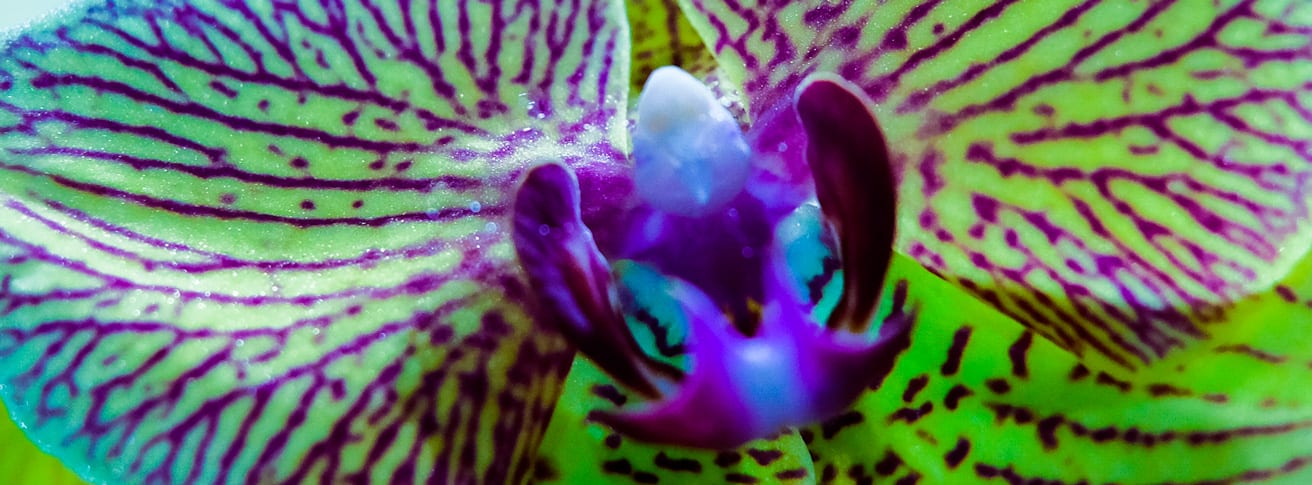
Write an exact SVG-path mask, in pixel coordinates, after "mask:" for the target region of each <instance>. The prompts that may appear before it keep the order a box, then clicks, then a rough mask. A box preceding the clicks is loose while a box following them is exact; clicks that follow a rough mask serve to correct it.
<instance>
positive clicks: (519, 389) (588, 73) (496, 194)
mask: <svg viewBox="0 0 1312 485" xmlns="http://www.w3.org/2000/svg"><path fill="white" fill-rule="evenodd" d="M623 15H624V13H623V9H622V8H621V6H618V5H615V4H612V3H609V2H588V1H585V2H575V3H571V4H569V5H566V6H559V5H554V4H553V5H545V4H539V3H535V2H457V1H451V2H407V1H401V2H386V1H371V0H330V1H326V2H291V1H282V0H276V1H275V0H263V1H262V0H195V1H187V2H182V1H164V2H157V1H144V0H143V1H116V2H109V3H107V4H105V5H96V6H91V7H89V8H87V9H86V10H85V11H82V12H78V13H76V14H74V15H72V16H69V17H67V18H66V19H65V20H64V21H62V22H60V23H56V24H50V25H49V26H47V27H44V28H41V29H39V30H33V31H30V32H28V33H25V34H23V35H22V36H19V37H16V38H12V39H10V40H9V41H8V42H6V43H5V44H4V47H3V50H0V92H3V95H0V255H2V256H0V257H3V258H4V261H5V264H4V266H3V267H2V268H0V359H3V361H4V362H5V365H4V366H2V368H0V397H3V399H4V401H5V402H6V404H8V405H9V406H10V410H11V412H12V413H13V415H14V417H15V418H16V420H17V421H18V422H19V423H20V424H21V425H22V426H23V427H25V429H26V431H27V433H28V435H29V436H30V437H32V439H33V440H34V441H36V442H37V443H38V444H39V445H40V446H42V447H43V448H45V449H47V450H49V451H51V452H52V453H54V454H56V455H57V456H59V457H60V458H61V459H62V460H63V461H64V463H65V464H66V465H68V466H69V468H71V469H72V470H73V471H75V472H76V473H78V474H80V475H82V476H83V477H85V478H87V479H90V480H92V481H96V482H102V483H298V482H303V481H304V482H323V483H345V482H353V483H368V482H374V481H377V482H390V481H396V480H400V481H404V482H414V483H423V482H427V483H451V482H462V483H466V482H476V481H477V482H490V483H503V482H507V481H517V480H520V479H521V478H522V477H525V476H526V474H527V473H528V472H529V465H530V464H531V462H532V457H533V455H534V454H535V452H536V448H537V444H538V440H539V439H540V437H541V434H542V432H543V429H544V428H545V426H546V416H548V415H549V413H550V409H551V407H552V406H554V404H555V399H556V396H557V393H558V391H559V384H560V380H561V379H562V378H563V374H564V372H565V371H566V366H567V365H568V362H569V358H570V353H569V351H568V349H567V348H566V347H565V345H564V343H563V341H562V340H561V339H560V338H559V337H558V336H557V335H556V334H554V333H551V332H541V331H533V329H532V328H531V327H532V319H531V318H530V315H529V313H528V310H527V309H526V308H524V307H523V306H522V304H521V301H522V297H523V295H524V287H523V285H522V284H521V283H520V278H519V270H518V267H517V265H516V264H515V258H514V254H513V249H512V247H511V244H510V243H509V238H508V237H507V236H508V234H509V231H508V228H509V219H508V216H509V212H510V211H509V205H510V204H511V195H512V194H513V190H511V189H512V188H513V186H514V184H515V183H516V181H517V180H518V176H519V173H520V172H521V171H523V170H524V169H525V168H526V167H530V166H533V165H536V164H538V163H540V162H542V161H544V160H551V161H558V162H563V163H567V164H570V165H571V166H572V168H573V169H574V170H575V171H576V172H578V173H579V174H580V175H579V177H580V182H581V183H582V185H583V186H584V187H585V193H586V194H587V196H586V197H585V198H586V199H588V203H586V204H585V207H589V208H592V209H593V210H592V211H590V212H587V213H585V214H583V216H584V217H585V218H587V217H595V216H597V214H599V213H600V212H599V211H602V210H604V208H605V207H606V204H604V203H600V202H598V201H607V200H618V199H619V198H622V197H624V196H625V194H626V192H625V190H624V187H626V184H624V183H611V182H612V181H613V179H615V177H617V176H619V175H620V174H622V173H623V170H624V168H623V167H624V165H623V164H622V163H621V162H622V160H623V155H622V154H621V149H622V147H623V144H624V142H623V137H624V128H625V124H624V122H623V121H621V120H623V119H624V116H625V114H624V106H623V101H622V100H623V99H624V97H625V92H626V90H627V84H628V77H627V74H628V73H627V62H628V61H627V57H626V54H625V53H626V52H627V42H628V41H627V37H628V36H627V33H626V31H625V27H624V24H623Z"/></svg>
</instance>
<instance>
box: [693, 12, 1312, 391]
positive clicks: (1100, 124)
mask: <svg viewBox="0 0 1312 485" xmlns="http://www.w3.org/2000/svg"><path fill="white" fill-rule="evenodd" d="M691 7H692V9H691V10H692V11H693V12H694V15H693V16H694V21H693V23H694V25H695V26H696V27H697V28H698V30H699V31H700V32H701V33H702V34H703V36H704V37H706V39H707V40H706V42H707V45H708V46H709V47H710V48H711V49H712V50H713V51H714V52H715V54H716V56H717V57H718V59H719V60H720V62H721V65H722V66H723V67H724V68H725V70H726V71H727V72H729V73H731V77H732V78H733V80H734V81H738V82H740V83H741V85H742V86H743V95H744V99H746V100H747V101H748V103H749V104H750V112H751V114H752V116H754V117H763V116H764V115H765V114H768V113H769V112H770V110H771V109H772V108H773V107H775V106H777V105H778V104H779V103H783V102H786V101H787V100H788V99H789V96H791V93H792V91H793V90H794V88H795V87H796V86H797V84H798V83H799V82H801V80H802V79H803V78H804V77H805V76H807V75H808V74H810V73H812V72H817V71H830V72H835V73H838V74H840V75H842V76H843V77H844V78H846V79H848V80H851V81H853V82H855V83H857V84H859V85H861V86H862V87H863V88H864V89H865V90H866V92H867V94H869V95H870V97H871V98H872V99H873V100H874V103H875V106H874V108H873V109H874V111H875V112H876V114H877V116H878V117H879V119H880V125H881V126H882V128H883V129H884V130H886V131H887V133H885V134H886V135H887V137H888V139H889V146H890V149H891V150H892V151H893V152H894V153H893V157H894V159H895V162H896V163H897V164H898V166H899V172H900V175H899V178H900V181H899V192H900V193H899V197H900V200H901V201H902V202H903V207H902V209H901V212H900V214H899V219H900V222H901V224H900V228H901V234H900V236H899V241H898V245H897V247H898V249H899V250H900V251H901V252H903V253H904V254H907V255H910V256H912V257H913V258H915V259H916V260H918V261H920V262H921V264H924V265H925V266H927V267H929V268H931V269H932V270H933V271H935V272H936V273H938V274H940V275H942V276H944V277H946V278H948V279H950V280H952V281H954V282H956V283H958V284H959V285H960V286H962V287H964V288H966V289H968V290H970V291H971V292H973V293H974V294H975V295H976V296H978V297H979V298H981V299H983V300H985V301H987V302H989V303H991V304H993V305H995V306H996V307H998V308H1000V309H1002V310H1003V311H1004V312H1006V313H1007V314H1009V315H1010V316H1012V317H1014V318H1016V319H1017V320H1019V321H1021V322H1022V323H1024V324H1025V325H1026V326H1028V327H1029V328H1032V329H1034V330H1036V331H1037V332H1038V333H1039V334H1040V335H1042V336H1044V337H1047V338H1049V339H1051V340H1053V341H1054V342H1057V343H1058V344H1059V345H1060V346H1062V347H1064V348H1066V349H1068V350H1070V351H1072V352H1075V353H1077V354H1079V355H1081V356H1082V357H1083V358H1085V359H1086V360H1087V361H1088V362H1090V364H1091V365H1095V366H1097V367H1099V368H1104V369H1114V372H1118V373H1122V374H1123V373H1126V372H1128V371H1132V370H1135V369H1142V368H1145V367H1149V366H1152V365H1155V363H1157V362H1160V361H1161V359H1162V358H1163V357H1164V356H1166V355H1168V354H1169V353H1171V352H1172V351H1175V350H1181V349H1186V348H1190V347H1191V346H1192V344H1194V343H1197V342H1199V341H1201V340H1203V339H1205V337H1206V336H1207V335H1209V334H1210V333H1212V332H1214V331H1215V329H1214V328H1213V326H1214V325H1215V324H1216V322H1220V321H1223V320H1226V319H1227V317H1228V316H1229V311H1230V308H1231V307H1232V306H1233V304H1234V303H1235V302H1237V301H1239V300H1242V299H1243V298H1245V297H1247V296H1249V295H1252V294H1255V293H1260V292H1263V291H1266V290H1268V289H1270V288H1271V286H1272V285H1273V284H1274V283H1276V282H1277V281H1279V280H1280V279H1281V278H1283V277H1285V276H1286V275H1287V274H1289V271H1290V270H1291V268H1292V267H1293V265H1294V264H1295V263H1296V262H1297V261H1298V260H1299V259H1301V258H1302V257H1303V255H1304V254H1305V253H1306V252H1307V249H1308V245H1309V242H1310V240H1309V236H1310V235H1312V231H1309V230H1308V228H1309V227H1312V226H1309V224H1308V222H1309V221H1308V218H1309V205H1308V187H1307V184H1308V180H1309V171H1308V162H1309V161H1310V160H1312V151H1310V147H1312V104H1310V103H1309V100H1310V99H1312V96H1309V94H1312V83H1310V82H1309V81H1308V79H1309V77H1308V74H1307V72H1308V71H1307V67H1308V66H1309V65H1312V23H1309V21H1308V19H1309V18H1310V17H1309V16H1308V9H1309V6H1308V4H1307V3H1306V2H1299V1H1272V2H1258V1H1253V0H1229V1H1222V2H1206V1H1185V0H1177V1H1162V2H1131V1H1096V0H1087V1H1064V2H1042V3H1039V2H1023V1H1001V2H985V3H982V4H978V5H975V4H971V5H966V4H964V3H963V2H956V1H944V0H940V1H929V2H903V1H893V2H841V3H830V2H753V1H747V2H719V1H714V0H694V1H692V2H691ZM761 146H771V144H770V142H769V140H766V141H763V142H761Z"/></svg>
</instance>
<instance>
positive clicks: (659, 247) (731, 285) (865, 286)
mask: <svg viewBox="0 0 1312 485" xmlns="http://www.w3.org/2000/svg"><path fill="white" fill-rule="evenodd" d="M868 106H870V103H869V101H868V100H867V99H866V98H865V96H864V94H863V93H862V92H861V91H860V89H859V88H857V87H856V86H854V85H852V84H850V83H848V82H846V81H844V80H842V79H839V78H837V77H833V76H827V75H813V76H811V77H809V78H807V79H806V80H805V81H803V82H802V83H801V85H800V86H799V87H798V88H797V90H796V91H795V93H794V95H793V96H792V97H791V98H790V99H788V100H787V101H786V102H785V103H781V105H780V106H778V107H776V108H775V109H773V110H771V111H769V112H767V113H766V114H765V115H764V116H762V117H761V119H760V120H759V121H758V122H757V123H756V124H755V125H754V126H753V127H752V128H751V129H750V130H748V131H747V132H746V133H743V132H742V130H741V128H740V127H739V124H738V122H737V121H736V120H735V119H734V117H733V116H732V115H730V113H729V112H728V111H727V110H726V109H725V108H724V107H723V106H721V105H720V104H719V102H718V101H717V99H716V97H715V95H714V94H713V93H712V92H711V91H710V90H709V89H707V88H706V87H705V86H704V85H703V84H702V83H701V82H700V81H698V80H697V79H696V78H694V77H692V76H691V75H689V74H688V73H685V72H683V71H682V70H679V69H678V68H674V67H666V68H661V69H658V70H657V71H656V72H654V73H653V74H652V76H651V78H649V79H648V81H647V84H646V86H644V88H643V92H642V95H641V97H640V98H639V101H638V107H637V122H636V123H635V125H634V128H633V133H632V140H633V151H632V155H631V160H632V162H633V181H634V188H635V197H633V198H632V200H631V203H630V204H629V206H628V208H627V210H625V211H623V212H622V214H621V215H620V216H618V217H614V218H611V219H609V220H606V221H604V222H600V223H599V222H595V221H594V222H593V225H594V226H597V225H598V224H605V225H607V227H591V228H590V227H588V226H587V225H585V224H584V222H583V218H582V216H581V213H582V208H581V207H580V193H579V184H578V181H577V180H576V179H575V176H574V174H573V173H572V172H571V171H570V170H569V169H568V168H566V167H565V166H563V165H559V164H554V163H551V164H546V165H541V166H538V167H536V168H533V169H531V170H529V171H528V172H527V173H526V174H525V175H524V177H523V181H522V182H521V184H520V186H519V189H518V192H517V193H516V199H515V206H514V215H513V218H514V227H513V241H514V245H515V250H516V252H517V253H518V256H519V259H520V262H521V264H522V265H523V267H524V269H525V271H526V274H527V276H528V279H529V282H530V284H531V285H532V288H533V291H534V294H535V297H536V306H537V310H536V311H537V318H538V319H539V322H541V323H542V324H543V325H547V326H550V328H552V329H554V330H556V331H559V332H561V333H562V334H563V335H565V337H566V338H567V339H568V340H569V341H570V342H571V343H572V344H573V345H574V346H575V347H576V348H577V349H578V350H579V351H580V352H581V353H582V354H583V355H584V356H586V357H587V358H588V359H590V360H592V361H593V362H594V363H596V364H597V365H598V366H599V367H600V368H601V369H602V370H604V371H605V372H606V373H607V374H609V375H610V376H611V377H612V378H613V379H615V380H616V381H617V382H618V383H619V384H621V385H622V386H624V387H626V388H627V389H629V390H630V391H632V392H634V393H636V394H638V395H640V396H642V397H643V398H645V399H646V401H645V402H642V403H639V404H637V405H636V406H633V407H631V408H625V409H622V410H618V411H595V412H593V413H592V415H591V418H592V419H593V420H595V421H598V422H600V423H602V424H605V425H607V426H610V427H612V428H614V429H615V430H616V431H618V432H620V433H621V434H624V435H626V436H628V437H631V438H633V439H637V440H641V441H647V442H653V443H662V444H674V445H681V446H691V447H699V448H714V449H725V448H732V447H736V446H739V445H741V444H743V443H746V442H748V441H751V440H754V439H759V438H765V437H769V436H772V435H775V434H777V433H779V432H781V431H784V430H785V429H787V428H788V427H791V426H802V425H807V424H810V423H814V422H817V421H820V420H823V419H826V418H829V417H832V416H833V415H836V414H838V413H841V412H842V411H844V410H845V409H846V408H848V407H850V406H851V405H852V404H853V403H854V402H855V401H856V400H857V398H858V397H860V395H861V394H862V393H863V392H864V391H865V390H866V389H869V388H875V387H878V386H879V384H880V383H881V382H882V381H883V379H884V377H886V376H887V375H888V373H889V372H890V371H891V370H892V366H893V362H894V359H895V358H896V356H897V355H898V354H900V353H901V352H902V351H903V350H905V349H906V348H907V347H908V346H909V345H910V334H911V332H910V329H911V326H912V322H914V321H915V311H914V310H912V311H909V312H906V311H903V310H902V307H903V306H904V305H903V303H904V300H905V289H904V288H901V287H899V288H897V289H896V290H895V291H894V295H893V299H894V301H893V303H894V309H893V311H892V313H891V314H890V315H889V316H888V317H887V318H885V319H884V321H883V322H882V324H881V325H880V326H879V327H878V330H877V332H876V333H875V335H874V338H873V339H871V338H870V337H869V336H867V334H868V333H870V332H869V330H870V327H871V325H872V324H873V323H875V322H874V320H875V316H876V315H875V314H876V309H877V307H878V305H879V302H880V297H881V293H882V291H883V288H884V279H885V275H886V273H887V270H888V265H889V261H890V258H891V256H892V247H893V242H894V221H895V219H896V194H895V189H896V184H895V180H894V175H893V169H892V167H891V166H890V163H889V156H888V150H887V146H886V145H885V140H884V137H883V135H882V133H881V131H880V129H879V125H878V123H877V122H876V119H875V117H874V115H873V114H872V113H871V112H870V110H869V108H868ZM817 206H818V208H817ZM799 224H802V225H806V224H811V225H818V226H820V227H818V228H813V230H814V231H818V232H819V233H821V234H823V235H824V236H825V239H826V240H827V241H828V242H829V245H830V246H836V248H832V249H831V252H833V253H836V255H837V261H838V262H839V263H840V267H841V271H838V272H835V274H841V294H840V295H839V297H838V298H837V300H836V303H834V305H833V309H832V311H829V312H828V315H827V318H824V319H819V318H817V317H815V316H814V315H815V314H816V313H817V312H816V309H817V299H816V298H815V295H811V294H805V292H804V291H800V290H799V288H798V285H797V284H795V283H794V282H795V281H796V280H797V275H796V274H794V271H793V269H792V268H791V267H790V265H789V264H788V262H789V256H788V255H787V247H786V246H787V244H786V239H787V237H786V236H785V234H787V233H789V232H795V229H794V228H795V227H796V226H797V225H799ZM593 231H604V232H606V233H607V234H618V237H614V238H607V243H606V244H605V245H604V246H599V244H598V241H597V240H596V239H594V237H593ZM610 239H614V241H610ZM815 257H816V258H821V257H823V255H822V254H816V256H815ZM631 268H642V270H643V271H646V272H647V273H651V274H655V275H659V277H660V278H661V280H662V281H663V282H664V283H662V284H651V285H642V286H641V287H634V286H633V283H631V282H630V283H629V285H630V286H627V287H626V286H625V281H639V280H625V279H623V278H619V277H617V276H616V274H617V272H622V271H626V270H629V269H631ZM835 269H839V268H835ZM641 281H647V280H641ZM644 293H659V294H660V295H659V296H660V297H662V298H664V299H665V300H666V301H670V302H673V305H674V307H675V312H676V313H677V314H678V315H679V319H680V321H681V324H682V325H683V330H684V333H685V334H686V345H687V356H688V365H687V366H686V367H687V368H681V367H680V366H678V365H673V364H671V363H670V362H668V361H666V360H662V359H659V358H656V357H654V356H652V355H650V354H648V353H647V352H644V351H643V350H642V348H641V346H640V345H639V344H638V342H637V339H636V338H635V336H634V333H633V331H632V329H631V327H630V326H629V325H628V324H627V323H626V317H630V318H633V317H635V316H636V315H635V314H636V313H644V310H643V309H642V308H641V305H640V304H639V305H635V304H634V303H633V301H632V300H633V298H631V297H628V298H623V297H622V295H632V294H644ZM622 300H623V301H627V302H628V304H622ZM635 307H636V308H635ZM641 316H645V317H647V318H651V315H650V314H646V313H644V315H641Z"/></svg>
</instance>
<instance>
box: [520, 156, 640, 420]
mask: <svg viewBox="0 0 1312 485" xmlns="http://www.w3.org/2000/svg"><path fill="white" fill-rule="evenodd" d="M512 240H513V241H514V244H515V252H516V253H517V254H518V256H519V261H520V264H521V265H522V266H523V267H524V273H525V274H526V275H527V277H528V282H529V285H531V288H532V292H533V293H534V294H535V295H536V297H535V298H534V300H535V302H536V305H537V306H536V311H535V314H536V317H537V321H538V322H540V323H541V324H542V325H544V326H550V327H551V328H552V329H553V330H555V331H557V332H560V333H561V334H562V335H564V336H565V337H566V338H567V339H568V340H569V341H570V342H571V343H572V344H573V345H574V346H576V347H577V348H578V350H579V351H580V352H582V353H583V355H585V356H587V357H588V358H589V359H592V360H593V361H594V362H600V363H601V365H602V367H603V368H604V369H606V371H607V372H608V373H609V374H610V375H612V376H613V377H614V378H615V379H616V381H617V382H619V383H620V384H623V385H624V386H626V387H627V388H629V389H632V390H633V391H635V392H637V393H639V394H640V395H642V396H644V397H647V398H658V397H659V396H660V391H658V390H657V389H656V386H655V384H654V383H653V382H651V380H650V379H649V376H648V375H647V373H646V372H647V370H646V366H643V365H641V364H640V362H642V361H643V360H644V359H645V357H644V354H643V353H642V351H641V350H639V349H638V344H637V342H636V341H634V339H633V335H632V334H631V333H629V332H628V330H627V326H626V324H625V322H624V316H623V315H621V314H620V311H619V309H618V306H617V304H616V302H614V301H612V299H611V298H612V295H614V294H616V292H617V291H618V290H617V289H616V287H615V285H614V283H612V281H611V272H610V265H609V264H608V263H607V262H606V259H605V257H603V256H602V255H601V251H600V250H598V249H597V244H596V242H595V241H594V240H593V239H592V231H590V230H588V227H587V226H585V225H584V224H583V219H582V217H581V216H580V214H579V188H578V182H576V181H575V180H574V176H573V175H572V174H570V173H569V171H568V169H566V168H565V167H562V166H560V165H556V164H547V165H542V166H540V167H537V168H534V169H532V170H530V171H529V172H528V174H527V175H526V176H525V177H524V182H523V183H522V184H521V185H520V187H519V189H518V190H517V192H516V195H515V216H514V228H513V235H512ZM646 360H650V359H646Z"/></svg>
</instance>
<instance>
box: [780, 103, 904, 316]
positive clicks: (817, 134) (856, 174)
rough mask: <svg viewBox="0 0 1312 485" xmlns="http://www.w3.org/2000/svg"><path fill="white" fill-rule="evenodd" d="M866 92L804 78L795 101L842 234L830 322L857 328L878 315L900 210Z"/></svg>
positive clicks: (828, 213) (814, 169) (829, 212)
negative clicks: (839, 282)
mask: <svg viewBox="0 0 1312 485" xmlns="http://www.w3.org/2000/svg"><path fill="white" fill-rule="evenodd" d="M859 93H860V91H859V90H857V89H856V87H855V86H852V85H851V84H849V83H846V82H844V81H842V80H841V79H823V78H822V79H818V80H814V81H809V82H808V83H804V84H803V85H802V87H801V88H799V89H798V92H797V94H796V101H795V102H796V105H797V115H798V117H799V118H800V119H801V122H802V126H803V127H804V128H805V130H806V135H807V163H808V165H810V167H811V173H812V176H813V178H814V179H815V184H816V194H817V195H818V197H819V198H820V208H821V209H822V210H824V213H825V218H826V219H827V220H828V222H829V224H831V225H833V226H834V232H835V233H837V234H839V235H840V240H839V241H838V243H839V244H838V245H839V249H840V251H841V252H842V254H841V258H842V264H843V274H844V277H843V294H842V297H841V298H840V300H839V302H840V303H839V305H838V307H837V308H835V309H834V312H833V313H831V314H830V315H829V322H828V324H827V325H828V326H829V328H831V329H832V328H844V327H845V326H846V325H851V326H852V328H846V330H849V331H851V332H862V331H864V330H865V326H866V325H869V323H870V322H871V321H872V320H873V318H874V313H875V307H876V305H878V304H879V293H880V291H881V289H882V288H883V285H884V275H885V273H887V271H888V264H889V258H890V257H891V254H892V248H893V233H894V229H895V226H896V221H895V219H894V218H895V217H896V216H897V212H896V207H897V186H896V185H895V184H894V180H893V174H892V173H891V171H890V165H889V160H888V147H887V146H886V145H885V144H884V135H883V133H882V132H881V130H880V129H879V124H878V122H877V121H876V120H875V118H874V117H873V116H872V115H871V114H870V111H869V110H868V109H867V108H866V106H867V103H868V100H866V99H864V97H862V96H859Z"/></svg>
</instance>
